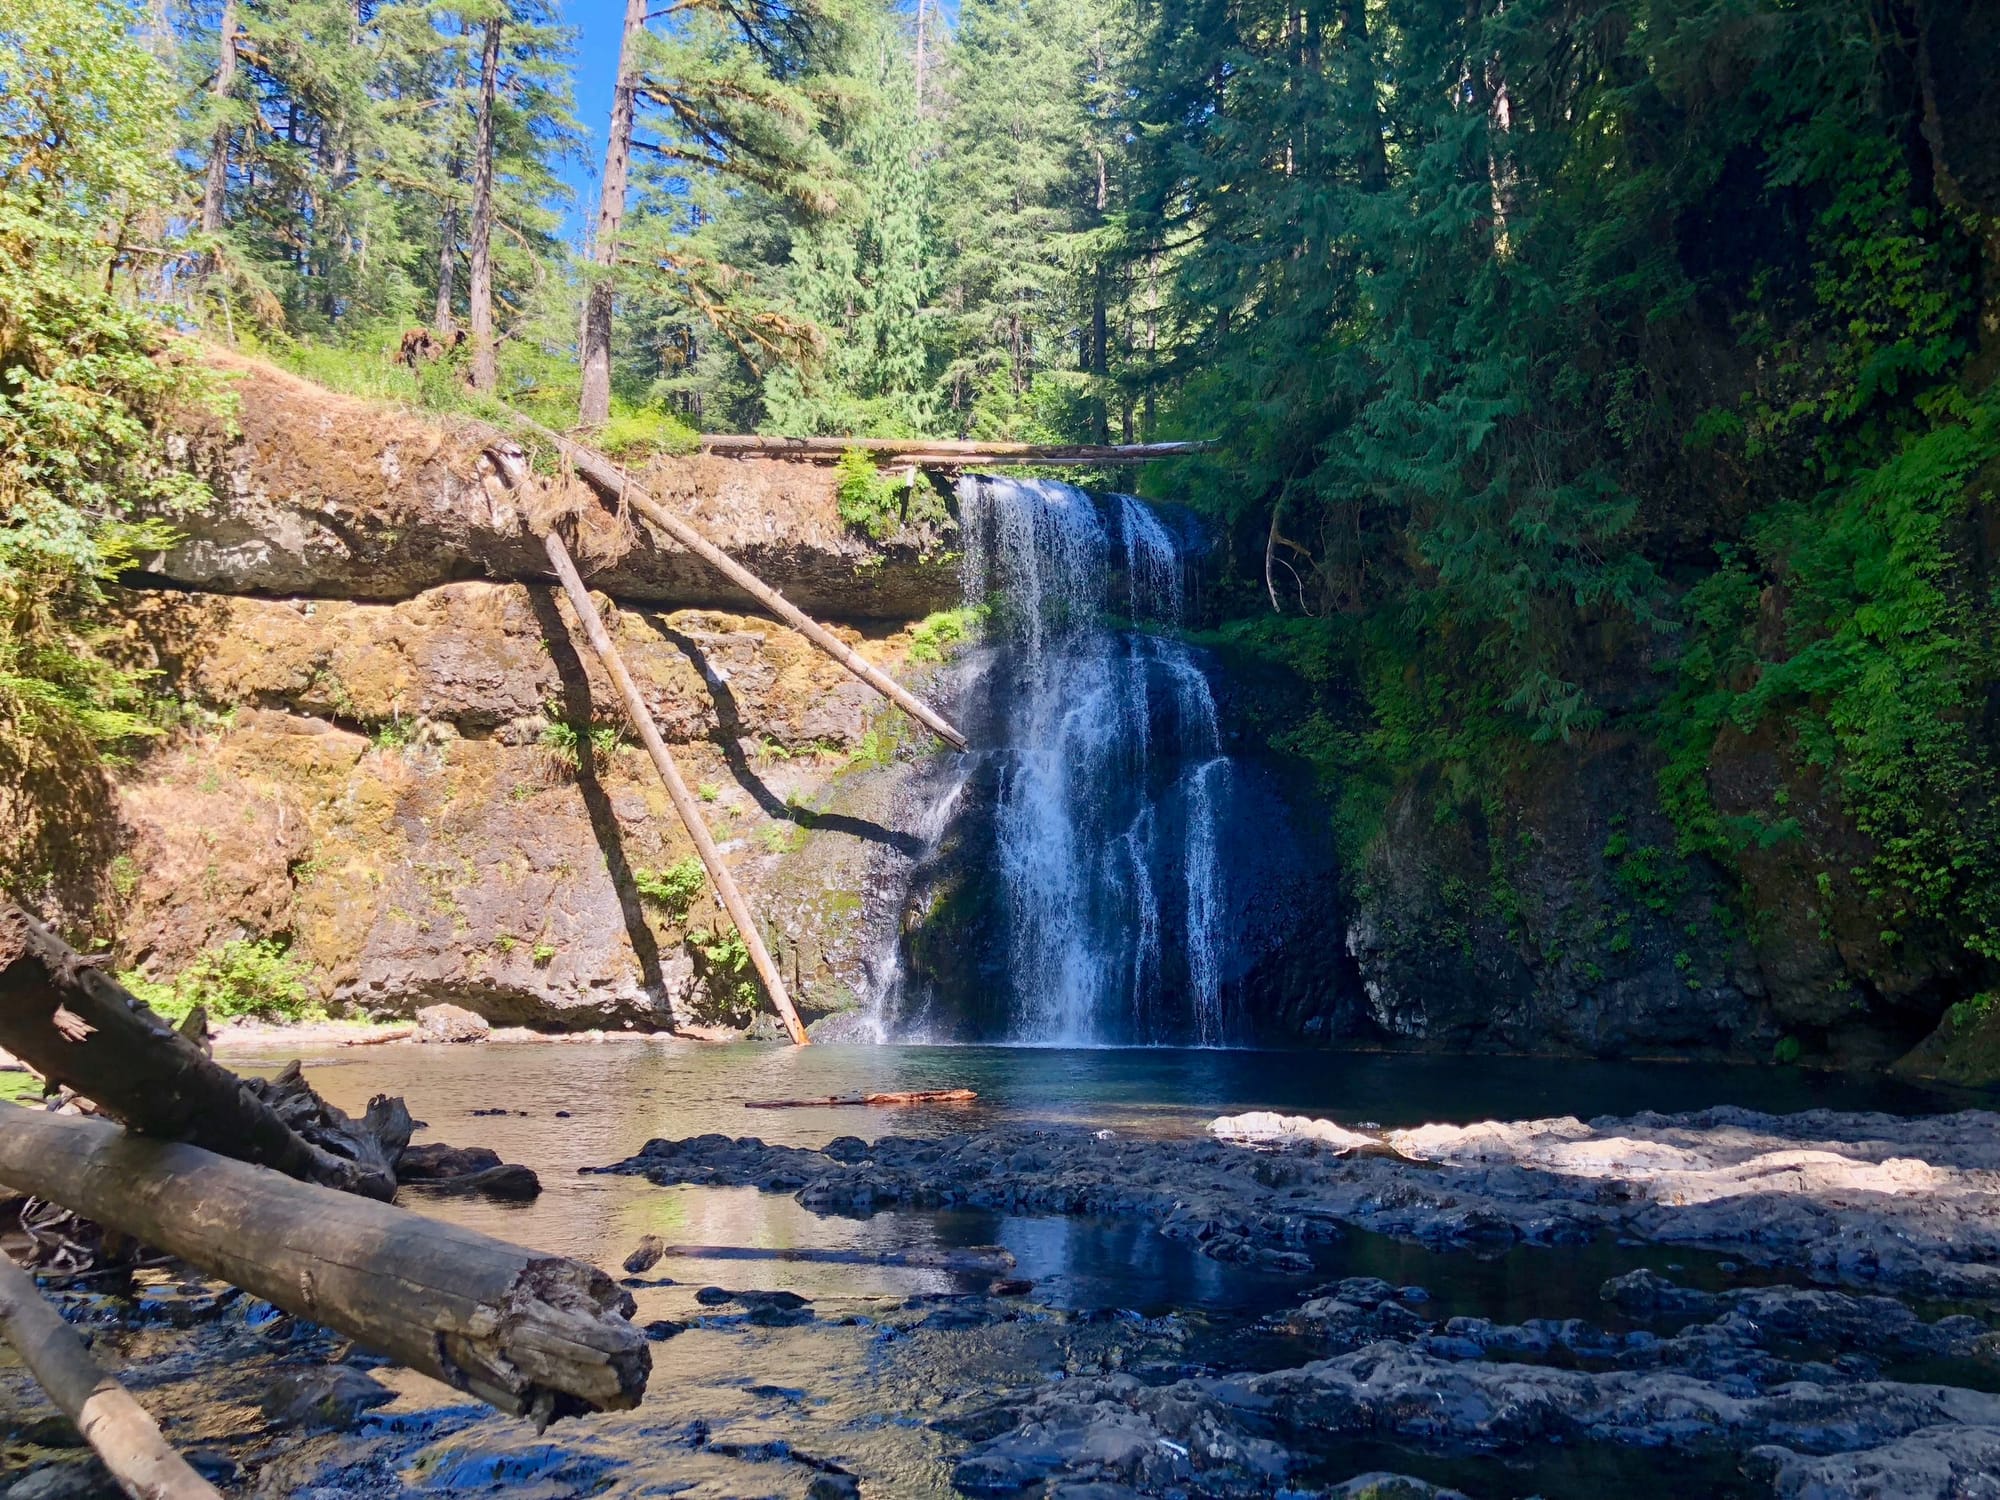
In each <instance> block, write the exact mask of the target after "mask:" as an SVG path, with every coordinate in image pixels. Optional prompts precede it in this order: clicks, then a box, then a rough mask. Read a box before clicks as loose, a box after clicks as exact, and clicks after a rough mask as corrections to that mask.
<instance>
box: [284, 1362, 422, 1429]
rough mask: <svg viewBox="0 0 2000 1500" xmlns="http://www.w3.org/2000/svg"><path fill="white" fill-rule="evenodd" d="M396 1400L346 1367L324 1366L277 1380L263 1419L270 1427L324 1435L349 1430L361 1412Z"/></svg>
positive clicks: (385, 1389)
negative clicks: (334, 1431) (304, 1430)
mask: <svg viewBox="0 0 2000 1500" xmlns="http://www.w3.org/2000/svg"><path fill="white" fill-rule="evenodd" d="M395 1399H396V1393H395V1392H394V1391H392V1390H390V1389H389V1388H388V1387H387V1386H385V1385H383V1384H382V1382H381V1381H379V1380H377V1379H375V1378H374V1377H373V1376H372V1375H367V1374H364V1373H363V1372H362V1371H360V1370H357V1369H354V1368H353V1367H352V1366H349V1365H326V1366H322V1367H320V1368H318V1369H308V1370H300V1371H296V1372H290V1373H287V1374H285V1375H282V1376H280V1377H279V1379H278V1381H277V1383H276V1384H275V1385H273V1386H272V1387H271V1391H270V1394H269V1395H267V1396H266V1397H265V1398H264V1415H265V1416H267V1417H269V1418H270V1419H271V1422H272V1425H273V1426H277V1427H300V1428H304V1429H306V1430H307V1431H325V1430H328V1429H339V1428H344V1427H351V1426H353V1425H354V1423H355V1422H357V1421H359V1420H360V1418H361V1416H362V1414H363V1413H364V1412H368V1411H372V1410H374V1409H375V1408H376V1407H378V1406H386V1405H388V1403H389V1402H391V1401H393V1400H395Z"/></svg>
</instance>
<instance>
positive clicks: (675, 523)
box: [523, 419, 965, 750]
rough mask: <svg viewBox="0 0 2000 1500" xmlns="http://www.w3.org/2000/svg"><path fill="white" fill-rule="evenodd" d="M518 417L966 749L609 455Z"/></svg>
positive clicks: (929, 711)
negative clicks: (671, 509)
mask: <svg viewBox="0 0 2000 1500" xmlns="http://www.w3.org/2000/svg"><path fill="white" fill-rule="evenodd" d="M523 422H524V425H526V426H527V427H529V428H530V429H531V430H533V431H535V432H537V433H539V434H540V435H541V436H542V437H543V438H545V439H547V440H548V441H549V442H552V443H554V444H555V445H556V448H557V449H558V450H559V451H560V452H561V453H562V455H563V456H564V457H565V458H567V459H568V460H569V461H570V462H571V463H572V464H574V465H575V466H576V469H577V472H578V473H580V474H582V475H583V477H584V478H586V479H588V480H589V481H590V482H591V483H592V484H594V485H596V486H597V487H598V488H599V489H601V490H603V491H604V492H605V493H606V494H608V495H610V496H612V497H614V498H615V499H617V500H619V501H621V502H622V503H625V504H629V505H630V506H631V507H632V509H633V510H635V511H637V512H638V513H639V515H640V516H642V517H644V518H645V519H646V520H647V521H649V522H651V523H652V524H653V525H654V526H656V527H658V528H659V529H660V530H661V531H664V532H665V533H666V534H667V535H668V536H670V537H672V538H673V539H674V540H675V541H676V542H679V543H680V544H681V545H682V546H683V547H685V548H687V549H688V551H690V552H692V553H693V554H694V555H695V556H696V557H699V558H700V559H701V560H702V561H703V562H705V563H707V564H708V565H709V566H710V567H711V568H713V569H715V571H716V572H718V573H720V574H721V575H722V576H723V577H724V578H727V579H728V580H729V581H730V582H731V583H733V584H735V585H736V586H737V587H738V588H739V589H741V590H743V592H744V593H746V594H748V595H749V596H750V597H751V598H752V599H755V600H756V601H757V602H758V603H759V604H761V605H763V606H764V608H765V609H767V610H769V611H770V612H771V613H772V614H773V615H775V616H776V617H777V618H778V619H780V620H782V621H784V623H785V624H787V625H789V626H791V627H792V629H794V630H796V631H797V632H798V633H799V634H800V635H802V636H804V637H805V638H806V639H807V640H808V641H810V642H812V644H813V645H815V646H817V647H818V648H819V649H820V650H821V651H823V652H825V653H826V654H827V655H828V656H830V657H832V658H833V659H834V660H835V661H837V662H839V663H840V665H841V666H843V667H845V668H846V669H847V670H848V671H850V672H852V673H853V674H854V675H855V676H856V677H858V678H860V679H861V680H862V681H863V682H865V683H867V684H868V686H870V687H871V688H873V689H874V690H875V691H876V692H878V693H880V694H881V695H882V696H883V697H884V698H887V699H888V700H889V701H890V702H891V703H893V704H895V705H896V706H897V707H898V708H900V709H902V710H903V712H904V713H906V714H908V715H909V716H910V717H911V718H913V719H915V720H916V721H917V722H918V723H919V724H922V725H923V726H924V727H925V728H926V729H928V730H930V731H931V732H932V733H933V734H935V735H937V736H939V737H940V738H941V739H943V740H945V741H946V742H947V743H949V744H951V745H952V746H954V747H955V748H957V749H960V750H963V749H964V748H965V736H964V735H962V734H960V733H959V732H958V731H957V730H956V729H954V728H952V726H951V725H950V724H949V723H947V722H946V721H945V719H944V718H943V717H942V716H941V715H940V714H939V713H938V712H937V711H936V710H935V709H933V708H932V707H931V706H930V705H929V704H927V703H925V702H924V701H923V700H922V699H921V698H919V697H917V696H916V695H915V694H914V693H912V692H910V691H909V690H908V689H907V688H905V687H904V686H903V685H902V684H901V683H899V682H897V681H896V680H895V679H894V678H893V677H891V676H890V675H889V674H888V673H887V672H884V671H883V670H882V669H881V668H880V667H878V666H876V665H875V664H874V663H873V662H871V661H869V660H868V659H867V658H866V657H864V656H862V655H861V654H860V653H859V652H858V651H856V650H855V649H854V648H853V647H852V646H849V645H848V644H847V643H846V642H845V641H843V640H841V639H840V638H839V637H838V636H835V635H833V634H832V633H831V632H829V631H827V630H826V629H825V628H824V627H822V626H821V625H820V624H819V622H818V621H816V620H814V619H813V618H812V617H811V616H809V615H808V614H806V612H805V611H804V610H802V609H800V608H799V607H798V606H797V605H796V604H793V603H792V602H791V600H789V599H787V598H786V597H785V596H784V595H783V594H781V593H779V592H778V591H777V590H776V589H774V588H772V587H771V586H770V585H769V584H768V583H766V582H764V580H763V579H761V578H759V577H758V576H757V575H756V574H755V573H752V572H751V571H750V570H749V569H748V568H746V567H744V566H743V565H742V564H741V563H739V562H738V561H736V559H735V558H733V557H731V556H730V555H729V554H728V553H727V552H724V551H723V550H722V549H721V548H720V547H718V546H716V545H715V543H713V542H711V541H710V540H709V539H708V538H707V537H705V536H703V535H702V534H701V533H700V532H699V531H696V530H695V529H694V527H692V526H690V525H689V524H688V523H687V522H686V521H683V520H682V519H681V518H680V517H679V516H677V515H675V514H673V512H671V511H669V510H667V509H666V508H665V507H663V506H661V505H659V504H658V503H657V502H655V501H654V499H653V497H652V496H651V495H649V494H647V493H646V492H645V491H644V490H642V489H641V488H639V486H638V485H636V484H634V483H632V481H631V480H630V479H628V478H627V477H626V475H625V474H624V472H623V471H622V470H620V469H619V468H618V467H617V465H615V464H613V463H612V462H611V461H610V460H609V459H607V458H605V457H604V456H603V455H602V454H600V453H596V452H593V451H592V450H591V449H589V448H586V447H584V446H583V445H582V444H581V443H573V442H571V441H570V440H569V439H568V438H565V437H560V436H558V435H557V434H555V433H553V432H550V431H549V430H548V429H547V428H546V427H540V426H537V425H536V424H534V423H532V422H527V421H526V420H525V419H523ZM803 441H807V442H811V441H815V440H814V439H804V440H803Z"/></svg>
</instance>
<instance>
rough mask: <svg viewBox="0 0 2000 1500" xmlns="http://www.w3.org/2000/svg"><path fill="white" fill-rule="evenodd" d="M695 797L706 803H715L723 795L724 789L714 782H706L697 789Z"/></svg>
mask: <svg viewBox="0 0 2000 1500" xmlns="http://www.w3.org/2000/svg"><path fill="white" fill-rule="evenodd" d="M695 795H696V796H697V797H699V798H701V800H702V801H704V802H713V801H714V800H715V799H716V798H717V797H720V796H721V795H722V788H721V787H719V786H717V785H716V784H715V783H714V782H712V781H704V782H703V783H702V784H701V785H700V786H699V787H697V788H695Z"/></svg>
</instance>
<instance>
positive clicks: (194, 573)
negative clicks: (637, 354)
mask: <svg viewBox="0 0 2000 1500" xmlns="http://www.w3.org/2000/svg"><path fill="white" fill-rule="evenodd" d="M217 358H218V360H219V361H221V362H222V368H223V370H224V372H225V373H226V374H227V375H229V376H230V377H231V383H232V384H233V387H234V389H235V391H236V392H237V395H238V398H239V401H238V411H237V413H236V417H235V421H234V428H235V430H234V431H233V432H232V431H226V430H225V429H224V426H223V424H221V423H219V422H217V423H209V424H205V425H204V426H203V427H202V428H200V429H199V430H197V431H196V432H195V433H194V434H193V436H192V438H191V439H190V455H191V459H192V461H193V462H194V463H196V464H197V465H198V466H199V467H200V468H201V469H202V470H203V471H204V472H205V474H206V476H207V477H208V479H209V482H210V484H211V487H212V488H213V489H214V490H215V492H216V494H217V495H218V496H220V497H221V503H219V504H217V505H216V506H215V507H214V508H213V509H212V510H211V511H210V512H209V513H208V514H207V515H204V516H196V517H193V518H190V519H188V520H185V521H182V522H180V523H179V526H180V530H181V531H182V532H183V540H182V541H181V542H180V544H179V545H178V546H176V547H175V548H173V550H171V551H169V552H166V553H164V554H162V555H160V556H159V557H157V558H154V559H152V560H151V570H152V572H153V573H154V574H155V575H156V576H157V577H158V578H159V579H161V580H163V581H166V582H169V583H174V584H178V585H181V586H183V587H187V588H192V589H202V590H208V591H213V592H222V593H236V594H245V593H254V594H281V595H312V596H317V597H320V598H340V599H374V600H382V599H405V598H410V597H412V596H414V595H416V594H418V593H421V592H422V591H424V590H425V589H430V588H435V587H436V586H438V585H439V584H443V583H451V582H456V581H458V580H461V579H469V578H501V579H540V578H543V577H545V576H546V574H547V568H548V563H547V560H546V559H545V558H544V557H543V556H542V552H541V548H540V546H539V545H538V544H537V543H536V542H535V540H534V539H533V537H532V536H529V535H527V534H526V533H524V532H523V531H522V530H521V529H520V528H519V527H518V526H516V525H514V524H512V521H511V518H509V517H505V516H501V517H497V518H496V516H495V515H494V514H493V509H492V504H491V501H490V499H489V497H488V495H487V494H486V492H485V491H484V489H483V487H482V485H481V478H482V453H483V451H484V449H485V448H486V446H487V445H488V444H490V443H491V442H492V441H493V440H494V438H495V436H496V434H495V433H494V432H493V430H492V429H490V428H487V427H484V426H482V425H480V424H478V423H475V422H470V421H459V420H453V419H450V418H440V417H438V416H435V415H432V414H429V413H423V414H417V413H403V412H397V411H394V410H391V409H388V408H385V407H382V406H379V405H376V404H373V403H370V402H365V401H359V400H355V399H352V398H349V397H345V396H340V395H337V394H335V393H333V392H330V391H327V390H324V389H323V388H321V387H319V386H315V385H312V384H311V383H309V382H307V381H303V380H300V379H298V378H297V377H295V376H292V375H289V374H287V373H285V372H284V371H282V370H278V369H275V368H273V367H271V366H269V365H265V364H261V363H251V362H247V361H240V360H234V359H229V358H227V357H226V356H217ZM635 474H636V477H638V478H639V479H640V481H641V482H642V483H644V484H645V486H646V487H647V489H648V490H649V491H651V493H652V494H653V495H654V496H655V497H656V498H657V499H658V500H659V501H660V502H661V503H662V504H663V505H666V506H668V507H669V508H671V509H673V510H674V511H676V512H677V513H678V514H681V515H684V516H686V517H687V518H688V519H690V520H691V521H693V522H695V524H697V525H698V526H700V527H701V529H702V531H703V532H704V533H705V534H706V535H707V536H708V538H709V540H711V541H713V542H714V543H715V544H716V545H717V546H719V547H722V548H723V549H724V550H725V551H728V552H730V553H732V554H734V555H735V557H736V558H737V560H738V561H740V562H742V563H743V564H744V565H745V566H746V567H748V568H749V569H750V570H751V571H752V572H753V573H756V574H757V575H758V576H759V577H761V578H762V579H763V580H764V581H765V582H766V583H769V584H771V585H772V586H773V587H775V588H777V589H778V590H780V591H781V592H782V593H784V594H785V596H786V597H787V598H789V599H790V600H791V601H792V602H793V603H794V604H796V605H798V606H799V607H800V608H801V609H804V610H805V611H807V612H808V613H810V614H826V615H830V616H832V617H833V618H835V619H844V620H891V619H898V620H908V619H914V618H919V617H921V616H923V615H925V614H928V613H930V612H931V611H933V610H937V609H943V608H945V607H947V606H949V605H951V604H954V603H956V602H957V600H958V592H959V583H958V571H957V567H956V563H955V561H954V556H953V548H954V546H955V543H956V538H955V534H954V533H953V531H952V528H951V525H950V522H949V518H948V517H947V516H946V515H945V513H944V511H943V508H942V507H941V506H938V507H935V508H934V510H933V513H934V517H935V518H934V519H932V520H931V521H930V522H929V523H928V524H926V525H922V526H916V527H905V528H904V529H903V530H902V531H900V532H898V533H897V534H896V535H893V536H891V537H889V538H888V539H887V541H886V542H884V543H881V544H877V543H874V542H871V541H869V540H868V539H866V538H865V537H861V536H858V535H856V534H855V533H854V532H852V531H850V530H849V529H848V528H847V527H846V526H845V525H844V524H843V523H842V522H841V519H840V514H839V511H838V510H837V509H836V507H835V502H834V482H833V471H832V469H831V468H829V467H827V466H824V465H812V464H799V463H786V462H781V461H777V460H766V459H734V458H709V457H684V458H660V459H655V460H653V461H651V462H650V463H648V464H645V465H643V466H642V467H640V468H638V469H637V470H635ZM591 582H592V584H593V586H594V587H596V588H599V589H602V590H603V591H604V592H605V593H607V594H609V595H611V596H612V597H614V598H618V599H628V600H633V601H636V602H642V603H656V604H667V605H721V606H724V607H730V608H744V607H747V606H748V604H749V602H750V601H749V600H748V599H747V598H745V597H744V596H742V595H740V594H738V593H737V592H735V591H734V590H733V589H730V588H729V587H728V586H727V585H725V584H723V583H722V582H721V581H720V580H719V579H717V578H716V577H715V576H714V575H713V574H712V573H711V572H710V571H709V569H708V567H707V565H706V564H704V563H702V562H701V561H700V560H699V559H698V558H696V557H694V556H693V555H691V554H690V553H687V552H685V551H683V550H681V549H680V548H678V547H675V546H673V545H671V544H669V543H655V542H654V540H653V539H652V537H651V535H650V533H646V532H644V531H643V529H642V530H641V532H640V534H639V535H638V536H637V537H636V538H635V539H634V545H633V547H632V550H631V551H630V552H628V553H626V554H625V555H624V556H623V557H621V558H619V559H618V561H617V562H616V564H615V565H613V566H610V567H607V568H603V569H601V570H599V571H598V572H597V573H596V574H595V575H594V576H593V577H592V579H591Z"/></svg>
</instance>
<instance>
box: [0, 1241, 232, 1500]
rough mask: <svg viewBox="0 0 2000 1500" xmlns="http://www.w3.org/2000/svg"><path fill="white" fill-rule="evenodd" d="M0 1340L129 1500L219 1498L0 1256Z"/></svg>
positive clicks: (25, 1279) (28, 1280)
mask: <svg viewBox="0 0 2000 1500" xmlns="http://www.w3.org/2000/svg"><path fill="white" fill-rule="evenodd" d="M0 1336H4V1337H5V1338H6V1340H7V1342H8V1343H9V1344H11V1345H12V1346H13V1348H14V1352H15V1353H16V1354H18V1355H20V1356H21V1363H22V1364H24V1365H26V1366H27V1367H28V1373H29V1374H31V1375H33V1376H34V1377H35V1383H36V1384H37V1385H39V1386H40V1387H41V1388H42V1389H43V1390H44V1391H45V1392H47V1393H48V1398H49V1400H51V1401H53V1402H54V1403H55V1404H56V1408H57V1409H58V1410H59V1411H61V1412H62V1414H63V1415H64V1416H66V1417H68V1418H69V1419H70V1421H71V1422H73V1423H75V1424H76V1430H77V1431H78V1432H80V1433H82V1434H83V1440H84V1441H85V1442H86V1443H88V1444H90V1446H91V1449H92V1451H93V1452H95V1453H96V1454H97V1456H98V1458H99V1459H100V1460H102V1461H103V1464H104V1467H105V1468H106V1469H108V1470H110V1472H111V1477H112V1478H113V1479H115V1480H116V1481H117V1482H118V1487H119V1489H121V1490H123V1491H124V1492H125V1493H126V1494H127V1495H129V1496H131V1497H132V1500H222V1497H221V1496H220V1495H219V1494H217V1493H216V1490H215V1487H214V1486H213V1485H211V1484H210V1483H209V1482H208V1481H207V1480H206V1479H203V1478H202V1477H201V1475H199V1474H197V1473H195V1471H194V1470H193V1469H191V1468H189V1467H188V1463H187V1460H186V1459H184V1458H182V1457H181V1456H180V1455H179V1454H178V1453H176V1452H174V1450H173V1449H172V1448H171V1447H170V1446H169V1445H168V1443H167V1440H166V1439H165V1438H164V1437H162V1436H161V1435H160V1427H159V1424H158V1423H157V1422H155V1421H154V1420H153V1418H152V1416H151V1415H150V1414H149V1413H148V1412H147V1410H146V1408H145V1407H143V1406H141V1405H140V1404H139V1403H138V1402H137V1401H134V1400H133V1399H132V1393H131V1392H130V1391H128V1390H126V1389H125V1387H124V1386H122V1385H120V1384H119V1383H118V1382H117V1381H115V1380H113V1379H112V1378H111V1377H110V1376H109V1375H107V1374H105V1373H104V1372H103V1371H102V1370H100V1369H99V1368H98V1367H97V1362H96V1361H95V1360H93V1359H92V1358H91V1357H90V1351H89V1350H88V1349H86V1348H84V1346H83V1340H82V1339H80V1338H78V1337H77V1336H76V1333H75V1331H74V1330H73V1329H72V1328H71V1327H70V1326H69V1324H67V1323H65V1322H64V1321H63V1320H62V1315H61V1314H59V1313H58V1312H57V1311H56V1310H55V1309H54V1308H53V1307H51V1306H49V1304H48V1303H47V1302H45V1301H43V1300H42V1296H41V1293H40V1292H38V1291H36V1290H35V1283H34V1281H33V1279H32V1278H31V1277H30V1276H29V1275H28V1273H27V1272H25V1271H23V1270H22V1269H21V1268H20V1267H18V1266H16V1265H15V1264H14V1263H13V1262H12V1261H11V1260H9V1259H7V1257H6V1256H5V1255H0Z"/></svg>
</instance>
